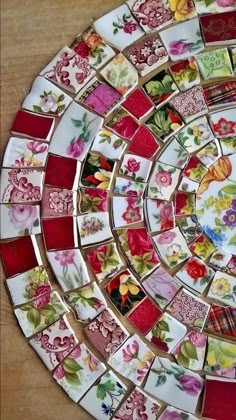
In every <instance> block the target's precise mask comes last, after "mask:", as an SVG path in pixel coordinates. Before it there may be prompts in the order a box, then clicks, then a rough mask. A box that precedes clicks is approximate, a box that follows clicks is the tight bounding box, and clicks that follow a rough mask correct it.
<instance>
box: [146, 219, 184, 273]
mask: <svg viewBox="0 0 236 420" xmlns="http://www.w3.org/2000/svg"><path fill="white" fill-rule="evenodd" d="M153 240H154V242H155V244H156V246H157V249H158V251H159V254H160V256H161V258H162V259H163V260H164V262H165V263H166V264H167V265H168V267H175V266H176V265H178V264H180V263H181V262H183V261H185V260H187V259H188V258H189V257H191V252H190V251H189V249H188V246H187V243H186V241H185V239H184V237H183V235H182V233H181V232H180V230H179V228H178V227H176V228H173V229H171V230H168V231H166V232H164V233H160V234H159V235H156V236H153Z"/></svg>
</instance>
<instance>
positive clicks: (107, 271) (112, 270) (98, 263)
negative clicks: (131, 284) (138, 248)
mask: <svg viewBox="0 0 236 420" xmlns="http://www.w3.org/2000/svg"><path fill="white" fill-rule="evenodd" d="M86 259H87V261H88V264H89V265H90V267H91V270H92V272H93V274H94V275H95V277H96V279H97V280H98V281H103V280H104V279H106V278H110V277H113V276H114V275H115V274H116V273H117V272H118V271H119V270H120V269H121V268H122V267H123V265H124V264H123V262H122V260H121V258H120V255H119V252H118V249H117V246H116V244H115V243H108V244H104V245H100V246H96V248H95V249H94V250H92V251H89V252H88V253H87V254H86Z"/></svg>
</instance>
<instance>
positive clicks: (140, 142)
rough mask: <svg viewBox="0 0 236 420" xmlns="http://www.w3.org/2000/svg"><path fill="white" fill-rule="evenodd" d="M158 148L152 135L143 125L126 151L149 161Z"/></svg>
mask: <svg viewBox="0 0 236 420" xmlns="http://www.w3.org/2000/svg"><path fill="white" fill-rule="evenodd" d="M159 147H160V146H159V144H158V143H157V142H156V140H155V137H154V136H153V134H152V133H151V132H150V131H149V130H148V129H147V127H145V126H144V125H143V126H141V127H140V128H139V129H138V131H137V132H136V133H135V135H134V137H133V139H132V141H131V143H130V145H129V148H128V150H129V152H133V153H136V154H137V155H139V156H142V157H145V158H147V159H149V158H151V157H152V156H153V155H154V154H155V153H156V151H157V150H158V149H159Z"/></svg>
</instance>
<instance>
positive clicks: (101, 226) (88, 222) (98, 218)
mask: <svg viewBox="0 0 236 420" xmlns="http://www.w3.org/2000/svg"><path fill="white" fill-rule="evenodd" d="M77 223H78V229H79V237H80V242H81V245H82V246H87V245H92V244H94V243H97V242H103V241H107V240H109V239H111V238H112V237H113V236H112V232H111V228H110V221H109V213H108V212H97V213H89V214H86V215H84V216H78V217H77Z"/></svg>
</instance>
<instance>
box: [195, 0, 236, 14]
mask: <svg viewBox="0 0 236 420" xmlns="http://www.w3.org/2000/svg"><path fill="white" fill-rule="evenodd" d="M195 6H196V9H197V13H198V14H199V15H202V14H207V13H209V16H210V13H212V14H213V16H218V13H220V12H228V11H229V10H234V9H235V5H234V3H233V2H231V1H229V2H226V3H225V2H221V1H217V0H213V1H212V2H211V3H207V2H206V0H196V1H195ZM215 13H217V15H216V14H215Z"/></svg>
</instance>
